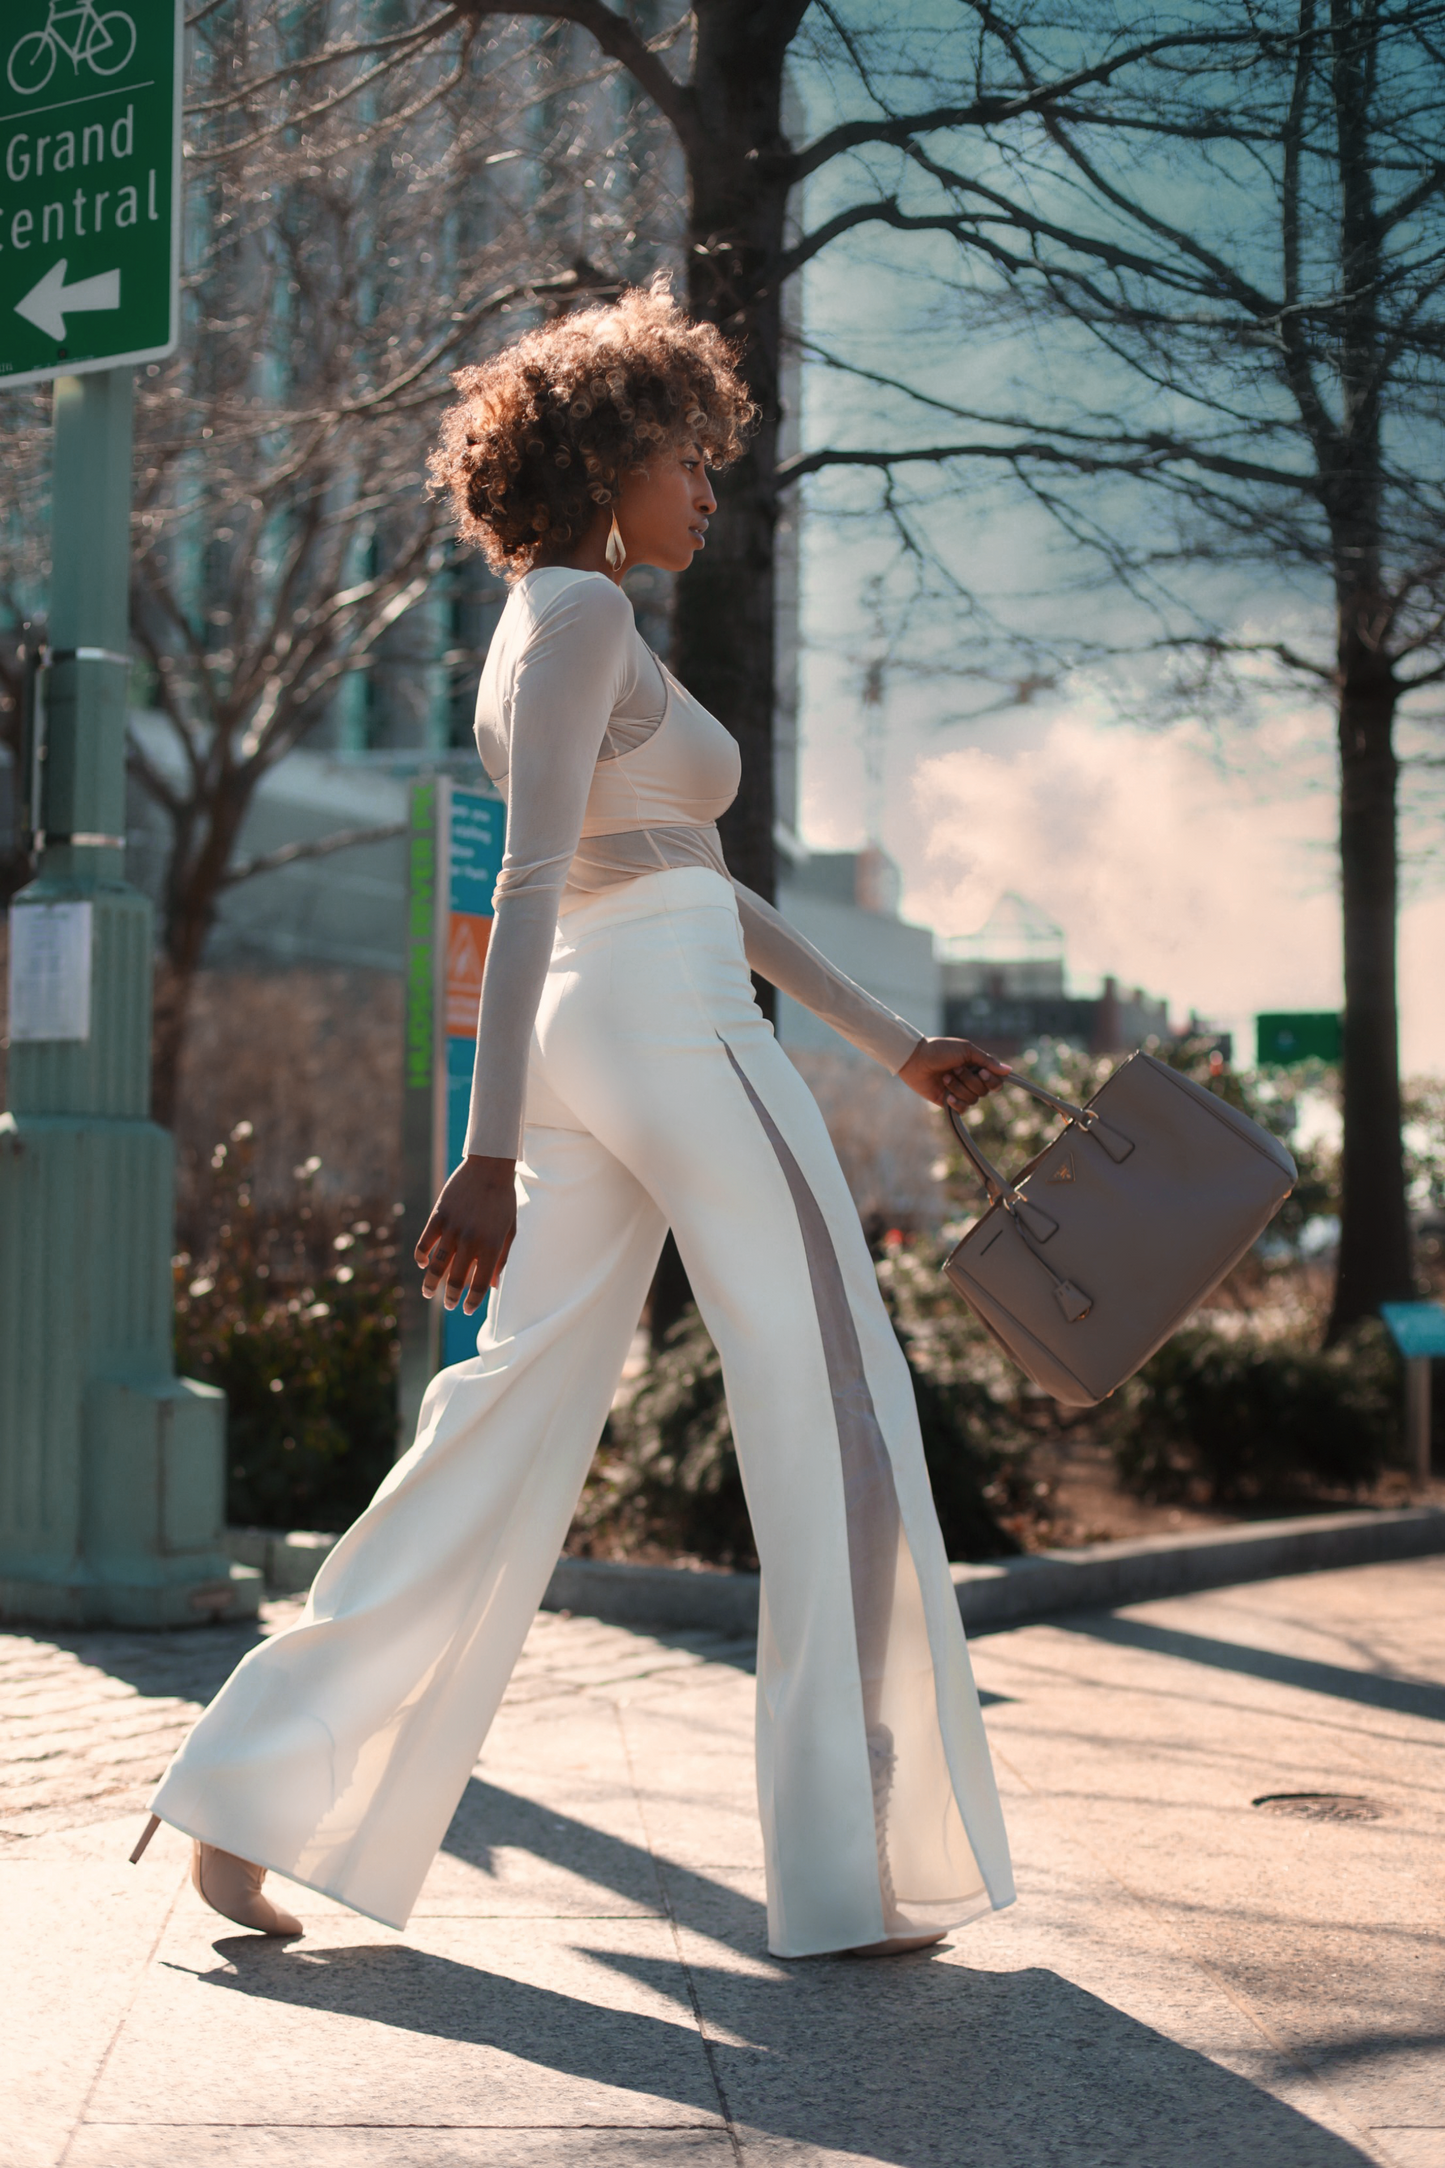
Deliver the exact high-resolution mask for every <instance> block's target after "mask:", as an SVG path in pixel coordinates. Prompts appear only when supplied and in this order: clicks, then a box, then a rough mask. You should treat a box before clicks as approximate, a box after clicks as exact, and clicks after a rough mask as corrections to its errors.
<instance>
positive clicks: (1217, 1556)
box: [226, 1506, 1445, 1640]
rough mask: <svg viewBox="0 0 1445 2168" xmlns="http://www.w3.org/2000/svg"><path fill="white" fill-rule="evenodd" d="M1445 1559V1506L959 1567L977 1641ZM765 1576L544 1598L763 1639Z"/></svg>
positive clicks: (956, 1573) (279, 1571) (328, 1543)
mask: <svg viewBox="0 0 1445 2168" xmlns="http://www.w3.org/2000/svg"><path fill="white" fill-rule="evenodd" d="M335 1541H336V1538H335V1536H329V1535H315V1534H310V1533H308V1532H305V1531H297V1532H295V1533H293V1534H291V1535H277V1534H273V1533H272V1532H271V1531H270V1530H268V1529H264V1528H232V1529H228V1531H227V1534H226V1549H227V1550H228V1552H229V1553H230V1555H231V1557H232V1558H233V1559H234V1560H236V1561H237V1562H238V1563H239V1564H242V1565H246V1566H258V1567H260V1568H261V1569H262V1570H263V1571H264V1572H265V1575H266V1581H267V1585H268V1589H269V1591H270V1593H271V1594H273V1595H298V1594H300V1593H302V1592H303V1591H304V1590H306V1589H308V1588H309V1587H310V1586H311V1582H312V1579H313V1577H314V1575H315V1573H316V1569H317V1567H318V1566H319V1565H320V1564H321V1561H322V1559H323V1558H324V1557H325V1556H326V1553H327V1552H328V1551H329V1550H330V1549H331V1547H332V1545H333V1544H334V1543H335ZM1441 1552H1445V1509H1441V1508H1440V1507H1438V1506H1402V1507H1399V1508H1397V1509H1394V1510H1392V1511H1389V1512H1379V1513H1372V1512H1362V1513H1316V1514H1310V1515H1306V1516H1300V1517H1299V1518H1297V1519H1293V1520H1284V1521H1250V1522H1242V1523H1239V1524H1236V1525H1235V1526H1234V1527H1231V1528H1227V1529H1219V1530H1214V1529H1211V1530H1209V1531H1208V1532H1207V1533H1206V1534H1203V1535H1188V1536H1146V1537H1143V1538H1141V1539H1140V1540H1138V1541H1135V1542H1128V1543H1096V1544H1091V1545H1090V1546H1089V1548H1088V1549H1086V1550H1077V1551H1036V1552H1034V1553H1033V1554H1032V1555H1031V1556H1029V1557H1026V1558H1005V1559H998V1560H995V1561H992V1562H990V1563H989V1564H987V1565H971V1566H970V1565H964V1566H950V1568H949V1572H950V1573H951V1574H952V1576H953V1585H954V1589H955V1591H956V1593H957V1596H958V1609H959V1616H960V1617H961V1618H962V1620H963V1623H964V1625H965V1627H966V1628H967V1629H968V1631H969V1632H970V1633H973V1634H979V1633H998V1632H1001V1631H1003V1630H1005V1629H1007V1628H1008V1627H1011V1626H1027V1625H1031V1624H1032V1623H1033V1622H1034V1621H1035V1620H1036V1619H1043V1618H1049V1617H1052V1616H1053V1615H1054V1614H1056V1613H1058V1612H1061V1611H1084V1610H1096V1611H1097V1610H1110V1611H1111V1610H1115V1609H1117V1608H1119V1607H1120V1606H1121V1605H1124V1604H1131V1603H1148V1602H1151V1601H1152V1600H1153V1599H1155V1598H1157V1597H1161V1596H1186V1595H1189V1594H1190V1593H1192V1592H1193V1591H1194V1590H1196V1589H1205V1588H1229V1587H1232V1586H1233V1585H1235V1584H1236V1583H1239V1582H1244V1581H1272V1580H1277V1579H1280V1578H1282V1577H1283V1576H1285V1575H1287V1574H1292V1573H1323V1572H1327V1571H1329V1569H1330V1568H1332V1567H1340V1566H1370V1565H1377V1564H1380V1563H1383V1562H1385V1561H1388V1560H1391V1559H1403V1558H1426V1557H1431V1556H1434V1555H1437V1554H1439V1553H1441ZM760 1585H761V1584H760V1582H759V1578H758V1576H757V1574H755V1573H708V1572H706V1571H698V1570H694V1569H692V1568H689V1567H686V1566H627V1565H618V1564H613V1563H612V1562H610V1561H608V1560H604V1559H596V1558H562V1559H559V1560H558V1562H557V1566H556V1568H555V1570H554V1572H553V1574H552V1578H551V1580H550V1581H549V1582H548V1584H547V1593H546V1594H545V1596H544V1597H543V1598H542V1609H543V1610H544V1611H573V1612H576V1613H578V1614H579V1615H580V1616H582V1617H583V1618H596V1619H606V1620H608V1621H609V1622H611V1623H613V1624H616V1625H619V1626H624V1625H625V1626H653V1627H657V1628H660V1629H662V1630H665V1631H671V1632H677V1631H684V1632H686V1631H694V1632H696V1631H702V1632H708V1633H723V1634H728V1635H731V1636H734V1637H736V1638H740V1639H747V1640H751V1639H752V1638H753V1637H754V1636H755V1635H756V1633H757V1630H758V1596H759V1589H760Z"/></svg>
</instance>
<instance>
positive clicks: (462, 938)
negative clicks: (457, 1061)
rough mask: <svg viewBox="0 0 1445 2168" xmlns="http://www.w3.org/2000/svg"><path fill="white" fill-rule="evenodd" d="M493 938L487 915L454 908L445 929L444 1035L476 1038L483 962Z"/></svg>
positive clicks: (457, 1037)
mask: <svg viewBox="0 0 1445 2168" xmlns="http://www.w3.org/2000/svg"><path fill="white" fill-rule="evenodd" d="M491 938H492V922H491V920H490V918H481V917H478V916H477V915H475V914H474V913H473V912H470V911H453V912H452V914H451V922H450V924H449V926H448V929H447V1037H448V1038H449V1039H475V1037H476V1035H477V1004H478V1002H479V1001H480V1000H481V998H482V966H483V964H485V962H486V960H487V943H488V942H489V941H490V940H491Z"/></svg>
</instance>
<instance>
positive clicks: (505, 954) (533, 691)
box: [466, 579, 635, 1159]
mask: <svg viewBox="0 0 1445 2168" xmlns="http://www.w3.org/2000/svg"><path fill="white" fill-rule="evenodd" d="M634 629H635V628H634V625H633V619H632V605H631V604H630V603H629V602H628V600H627V598H626V596H625V595H624V594H622V593H621V591H620V590H619V589H618V588H616V587H614V586H613V585H612V583H611V581H610V580H602V579H585V580H574V581H572V582H570V583H569V584H568V585H567V586H566V587H564V588H563V589H562V590H561V592H560V594H558V595H557V596H556V598H555V599H554V600H553V601H552V602H551V603H549V604H548V605H547V606H546V607H544V609H543V610H542V612H541V614H540V616H539V618H538V620H537V623H536V625H535V626H534V627H533V630H532V633H531V636H530V638H529V639H528V642H527V646H526V649H525V651H524V653H523V655H522V658H521V661H520V663H519V665H518V668H517V673H516V677H515V680H514V684H513V690H512V701H511V728H510V733H509V736H510V765H509V770H508V782H507V843H506V850H505V852H504V854H503V858H502V870H501V872H500V873H499V874H498V876H497V886H496V892H495V896H494V900H493V904H492V911H493V918H492V935H491V940H490V942H489V943H488V946H487V961H486V968H485V969H484V971H483V973H482V1000H481V1010H480V1014H479V1017H478V1022H477V1058H476V1065H475V1067H474V1069H473V1071H472V1104H471V1115H470V1118H469V1120H468V1123H467V1141H466V1150H467V1153H468V1154H469V1155H470V1154H472V1153H483V1154H485V1155H487V1156H488V1157H494V1158H498V1159H515V1158H516V1157H517V1154H518V1153H519V1151H520V1149H521V1136H522V1111H523V1105H524V1101H525V1098H526V1088H527V1055H528V1049H529V1047H530V1045H531V1039H532V1027H533V1025H534V1023H535V1022H536V1019H537V1004H538V1002H539V1000H540V999H541V995H542V982H543V980H544V979H545V977H546V975H547V966H548V963H549V961H550V959H551V955H552V937H553V934H554V933H555V931H556V927H557V912H558V906H559V904H560V902H561V899H562V891H563V889H564V887H565V886H566V882H567V869H568V867H569V866H570V865H571V863H572V857H573V854H574V852H575V851H576V849H577V844H578V839H579V837H580V836H581V833H582V818H583V815H584V813H585V812H586V809H587V794H588V792H589V790H590V789H591V786H592V777H593V772H594V770H595V769H596V766H597V756H598V753H599V751H600V750H601V746H602V739H603V735H604V733H605V731H606V729H607V725H608V721H609V718H610V716H611V713H612V709H613V706H614V704H615V703H616V701H617V699H618V698H619V696H620V693H621V690H622V687H623V686H624V684H625V683H626V682H628V680H629V679H630V676H631V649H632V645H633V634H634Z"/></svg>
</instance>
